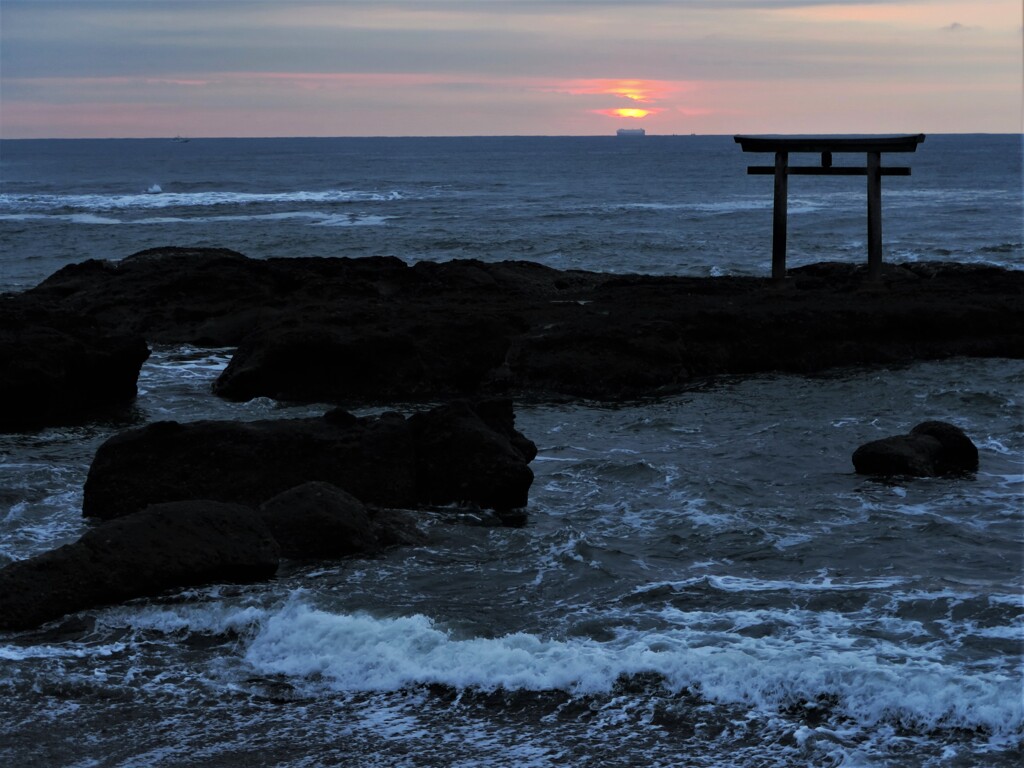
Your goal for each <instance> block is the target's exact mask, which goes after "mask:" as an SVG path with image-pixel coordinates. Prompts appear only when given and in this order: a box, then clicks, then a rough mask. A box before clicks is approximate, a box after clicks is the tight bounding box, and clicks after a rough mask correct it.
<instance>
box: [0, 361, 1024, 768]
mask: <svg viewBox="0 0 1024 768" xmlns="http://www.w3.org/2000/svg"><path fill="white" fill-rule="evenodd" d="M228 355H229V351H228V350H213V351H210V350H196V349H190V348H162V349H158V350H156V352H155V354H154V356H153V358H152V359H151V360H150V361H149V362H147V364H146V365H145V367H144V369H143V374H142V377H141V379H140V397H139V399H138V402H137V404H136V406H135V409H134V411H133V412H132V413H130V414H128V415H126V416H125V420H124V421H123V422H118V423H111V424H103V425H96V426H92V427H88V428H80V429H75V430H67V429H64V430H61V429H55V430H46V431H43V432H41V433H37V434H31V435H8V436H3V437H2V438H0V450H2V451H3V456H4V464H3V465H0V473H2V478H0V479H2V482H0V487H2V488H4V489H5V491H4V495H3V497H2V503H3V505H2V507H0V558H3V559H5V560H9V559H14V558H20V557H25V556H28V555H31V554H34V553H36V552H39V551H43V550H45V549H48V548H50V547H52V546H54V545H56V544H59V543H61V542H64V541H69V540H73V539H74V538H76V537H77V536H78V535H80V533H81V531H82V530H83V529H84V526H83V523H82V522H81V520H80V517H79V512H78V510H79V507H80V503H81V484H82V482H83V480H84V477H85V473H86V471H87V469H88V464H89V461H90V460H91V457H92V454H93V452H94V450H95V447H96V446H97V445H98V444H99V443H100V442H101V441H102V440H103V439H105V438H106V437H107V436H109V435H110V434H112V433H113V432H115V431H117V430H118V429H121V428H123V427H124V426H125V425H126V424H130V423H132V422H133V421H134V422H135V423H141V422H145V421H152V420H158V419H164V418H177V419H179V420H191V419H197V418H242V419H250V418H278V417H292V416H304V415H309V414H316V413H320V412H321V411H322V407H316V406H287V405H280V404H276V403H274V402H272V401H268V400H260V401H254V402H252V403H248V404H236V403H227V402H223V401H220V400H218V399H216V398H214V397H212V396H211V395H209V385H210V382H211V381H212V379H213V378H214V377H215V376H216V374H217V372H218V371H219V370H220V369H221V368H222V367H223V366H224V365H225V364H226V362H227V359H228ZM1022 385H1024V369H1022V366H1021V364H1020V363H1019V362H1018V361H1001V360H956V361H949V362H941V363H923V364H918V365H914V366H909V367H906V368H899V369H894V370H883V371H858V370H852V371H844V372H838V373H834V374H832V375H828V376H820V377H813V378H804V377H796V376H759V377H752V378H747V379H726V380H720V381H717V382H715V383H713V384H708V385H706V386H703V387H697V388H694V389H693V390H692V391H690V392H687V393H684V394H682V395H680V396H678V397H675V398H671V399H667V400H660V401H656V402H638V403H633V404H627V405H623V406H619V407H614V408H609V407H600V406H598V405H586V404H583V405H573V406H550V405H530V406H521V407H519V408H518V409H517V418H518V426H519V428H520V429H521V430H522V431H523V432H524V433H525V434H526V435H527V436H529V437H530V438H532V439H533V440H535V441H536V442H537V444H538V446H539V448H540V454H539V456H538V458H537V460H536V461H535V463H534V465H533V467H534V471H535V473H536V480H535V483H534V486H533V489H532V492H531V502H530V513H531V519H530V524H529V526H528V527H526V528H525V529H518V530H516V529H503V528H497V529H496V528H486V527H473V526H466V525H461V524H458V523H457V522H456V521H457V520H458V519H459V518H460V511H459V510H456V509H444V510H438V511H435V512H433V513H426V514H425V515H424V518H423V519H424V527H425V528H426V530H427V531H428V532H429V535H430V542H429V543H428V544H427V545H426V546H423V547H418V548H411V549H401V550H394V551H392V552H390V553H388V554H386V555H385V556H383V557H380V558H378V559H374V560H352V561H343V562H325V563H315V564H307V565H298V564H294V563H289V564H286V565H285V566H284V567H283V568H282V571H281V573H280V574H279V577H278V579H277V580H276V581H275V582H274V583H271V584H265V585H253V586H245V587H236V586H232V587H224V586H213V587H209V588H205V589H198V590H187V591H185V592H181V593H175V594H169V595H167V596H165V597H163V598H160V599H155V600H141V601H135V602H134V603H132V604H129V605H127V606H117V607H111V608H106V609H102V610H96V611H90V612H87V613H86V615H85V618H86V620H85V621H77V622H71V623H68V624H65V625H63V626H61V625H57V626H56V627H50V628H48V629H43V630H40V631H37V632H31V633H20V634H9V635H6V636H0V696H2V700H3V702H4V703H3V704H0V709H2V710H3V714H4V717H3V718H2V719H0V734H2V737H0V744H2V746H0V759H2V760H5V761H6V762H7V763H8V764H12V765H14V764H18V765H22V764H31V763H32V762H33V761H34V762H35V763H36V764H40V765H44V764H45V765H81V766H85V765H90V766H91V765H125V766H128V765H166V766H171V765H182V764H203V765H225V766H226V765H237V764H239V763H240V762H244V761H246V760H248V761H249V762H252V763H254V764H264V765H282V766H312V765H322V764H332V763H337V764H359V765H380V766H392V765H410V766H413V765H438V766H441V765H444V766H450V765H466V766H469V765H481V764H485V765H509V766H512V765H516V766H519V765H524V766H548V765H556V764H558V765H562V764H602V765H610V766H616V765H622V766H626V765H651V766H673V765H680V764H688V765H695V766H726V765H737V764H742V765H753V766H796V765H815V766H818V765H890V764H899V765H912V766H914V765H921V766H925V765H934V766H938V765H943V766H946V765H953V766H956V765H962V766H973V765H978V764H986V765H996V766H999V765H1007V766H1009V765H1016V764H1017V760H1018V759H1019V758H1020V756H1021V753H1020V744H1021V737H1022V720H1024V718H1022V713H1021V698H1020V683H1021V639H1022V631H1024V623H1022V621H1024V620H1022V616H1024V605H1022V600H1021V596H1020V595H1021V551H1022V550H1021V546H1022V542H1021V528H1022V525H1021V523H1022V516H1024V515H1022V511H1021V505H1020V498H1021V490H1022V489H1024V478H1022V475H1021V466H1022V464H1021V462H1022V457H1024V418H1022V413H1021V408H1020V402H1019V400H1018V399H1017V398H1019V393H1020V392H1021V391H1024V388H1022ZM931 418H943V419H948V420H951V421H954V422H956V423H958V424H959V425H960V426H962V427H963V428H964V429H965V430H966V431H967V432H968V434H969V435H971V436H972V438H973V439H974V440H975V442H976V443H977V444H978V446H979V449H980V451H981V470H980V471H979V472H978V474H977V476H975V477H972V478H958V479H942V480H913V481H906V482H895V483H892V482H890V483H885V482H879V481H876V480H870V479H866V478H862V477H858V476H856V475H854V474H853V473H852V465H851V463H850V455H851V453H852V451H853V449H854V448H856V446H857V445H860V444H861V443H863V442H866V441H868V440H871V439H874V438H876V437H880V436H884V435H889V434H897V433H902V432H905V431H907V430H908V429H909V428H910V427H911V426H913V425H914V424H915V423H917V422H919V421H922V420H925V419H931Z"/></svg>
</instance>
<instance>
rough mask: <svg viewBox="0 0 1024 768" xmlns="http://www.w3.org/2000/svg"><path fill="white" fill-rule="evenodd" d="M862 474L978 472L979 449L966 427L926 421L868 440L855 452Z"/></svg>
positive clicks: (936, 474)
mask: <svg viewBox="0 0 1024 768" xmlns="http://www.w3.org/2000/svg"><path fill="white" fill-rule="evenodd" d="M853 466H854V469H855V470H856V471H857V473H858V474H861V475H882V476H896V475H908V476H911V477H937V476H941V475H954V474H962V473H966V472H974V471H976V470H977V469H978V449H977V447H976V446H975V445H974V443H973V442H971V439H970V438H969V437H967V435H966V434H965V433H964V431H963V430H962V429H960V428H959V427H957V426H955V425H953V424H948V423H946V422H944V421H925V422H922V423H920V424H918V425H917V426H916V427H914V428H913V429H912V430H910V433H909V434H906V435H894V436H892V437H885V438H882V439H881V440H874V441H872V442H870V443H865V444H864V445H862V446H860V447H859V448H858V449H857V450H856V451H854V453H853Z"/></svg>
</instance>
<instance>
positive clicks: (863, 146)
mask: <svg viewBox="0 0 1024 768" xmlns="http://www.w3.org/2000/svg"><path fill="white" fill-rule="evenodd" d="M734 138H735V140H736V143H737V144H739V145H740V146H741V147H742V149H743V151H744V152H774V153H775V165H751V166H749V167H748V168H747V173H749V174H765V175H767V174H774V176H775V205H774V208H773V213H772V278H773V279H775V280H782V279H783V278H785V277H786V216H787V212H788V200H787V196H788V192H789V184H788V178H789V176H791V175H793V174H797V175H806V176H867V177H868V278H869V279H872V280H874V279H877V278H878V276H879V275H880V274H881V271H882V177H883V176H909V175H910V168H906V167H896V168H883V167H882V153H883V152H915V151H916V150H917V145H918V144H920V143H921V142H922V141H924V134H923V133H919V134H915V135H912V136H873V137H865V138H849V137H830V136H793V137H778V138H777V137H760V136H736V137H734ZM791 152H814V153H819V152H820V153H821V165H820V166H802V165H797V166H792V165H790V164H789V155H790V153H791ZM833 152H865V153H867V164H866V165H865V166H862V167H851V166H833V165H832V153H833Z"/></svg>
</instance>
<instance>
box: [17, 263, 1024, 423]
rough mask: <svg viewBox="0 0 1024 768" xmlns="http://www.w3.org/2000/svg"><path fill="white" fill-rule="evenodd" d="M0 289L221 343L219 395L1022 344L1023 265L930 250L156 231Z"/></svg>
mask: <svg viewBox="0 0 1024 768" xmlns="http://www.w3.org/2000/svg"><path fill="white" fill-rule="evenodd" d="M3 300H4V302H3V306H4V307H5V308H6V309H5V312H6V314H5V315H4V316H5V317H7V318H9V319H10V318H17V317H23V318H29V317H31V318H35V321H37V322H43V321H45V323H47V324H48V325H47V327H50V328H54V329H57V330H60V331H62V332H68V329H69V328H72V327H88V328H91V329H94V330H95V331H96V332H97V333H103V334H106V335H108V336H112V337H113V336H117V337H121V338H133V339H145V340H146V342H148V343H188V344H193V345H198V346H218V347H220V346H227V347H237V351H236V353H235V355H234V357H233V359H232V360H231V364H230V365H229V366H228V368H227V369H226V370H225V371H224V372H223V374H222V375H221V377H220V378H219V379H218V380H217V382H216V384H215V385H214V391H215V393H216V394H218V395H220V396H222V397H225V398H229V399H233V400H247V399H250V398H254V397H260V396H265V397H271V398H275V399H279V400H288V401H302V402H325V403H334V404H338V405H345V406H354V405H362V404H373V403H389V402H436V401H440V400H446V399H450V398H454V397H480V396H509V397H515V398H517V399H520V400H522V399H532V400H536V399H571V398H586V399H597V400H605V401H615V400H623V399H632V398H637V397H647V396H657V395H662V394H670V393H672V392H675V391H678V390H680V389H683V388H685V387H686V386H687V385H688V384H690V383H692V382H693V381H695V380H700V379H704V378H706V377H709V376H715V375H719V374H748V373H757V372H767V371H788V372H795V373H810V372H817V371H822V370H825V369H828V368H833V367H838V366H864V365H887V364H898V363H905V362H910V361H914V360H925V359H941V358H946V357H952V356H979V357H1008V358H1020V357H1024V271H1015V270H1005V269H1000V268H995V267H988V266H982V265H960V264H947V263H934V262H922V263H908V264H901V265H886V266H885V268H884V269H883V272H882V276H881V279H880V280H878V281H875V282H871V281H868V280H867V278H866V270H865V269H864V267H862V266H860V265H848V264H830V263H826V264H815V265H810V266H807V267H801V268H797V269H793V270H790V273H789V277H788V278H787V279H786V281H785V282H783V283H781V284H780V283H774V282H772V281H771V280H769V279H767V278H753V277H714V278H696V277H671V276H643V275H609V274H597V273H591V272H582V271H559V270H555V269H550V268H547V267H544V266H541V265H538V264H535V263H531V262H522V261H506V262H496V263H486V262H482V261H477V260H472V259H467V260H459V261H451V262H444V263H433V262H420V263H416V264H413V265H410V264H407V263H405V262H403V261H401V260H399V259H396V258H392V257H375V258H360V259H348V258H289V259H249V258H247V257H245V256H243V255H242V254H239V253H236V252H234V251H229V250H226V249H186V248H160V249H153V250H149V251H143V252H140V253H137V254H134V255H132V256H129V257H127V258H125V259H123V260H121V261H117V262H113V261H97V260H91V261H87V262H84V263H81V264H76V265H72V266H68V267H65V268H64V269H62V270H60V271H58V272H57V273H55V274H54V275H52V276H51V277H50V278H48V279H47V280H45V281H44V282H43V283H41V284H40V285H39V286H37V287H36V288H33V289H31V290H29V291H25V292H24V293H21V294H17V295H9V296H6V297H3ZM43 346H46V345H45V344H44V345H43ZM21 391H24V388H23V389H22V390H21ZM16 399H17V398H15V400H16ZM19 407H21V403H20V402H13V401H11V400H6V399H5V400H3V401H0V410H3V409H8V410H9V411H12V412H13V411H16V410H17V409H18V408H19ZM33 407H38V406H33ZM3 423H4V421H3V418H2V417H0V425H2V424H3ZM0 428H2V426H0Z"/></svg>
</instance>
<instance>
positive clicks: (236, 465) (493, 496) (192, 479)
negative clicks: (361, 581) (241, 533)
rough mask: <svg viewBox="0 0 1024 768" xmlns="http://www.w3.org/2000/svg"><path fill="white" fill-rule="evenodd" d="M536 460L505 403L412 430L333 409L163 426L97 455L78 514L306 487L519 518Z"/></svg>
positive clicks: (245, 500)
mask: <svg viewBox="0 0 1024 768" xmlns="http://www.w3.org/2000/svg"><path fill="white" fill-rule="evenodd" d="M497 414H501V415H500V417H499V415H497ZM535 453H536V448H535V447H534V445H533V443H531V442H530V441H529V440H527V439H526V438H525V437H523V436H522V435H521V434H520V433H518V432H517V431H516V430H515V428H514V426H513V425H512V408H511V404H508V403H505V404H502V403H500V402H499V403H488V402H485V403H478V404H470V403H464V402H463V403H455V404H451V405H448V406H444V407H442V408H438V409H435V410H434V411H429V412H427V413H426V414H421V415H417V416H414V417H412V418H410V419H406V418H405V417H403V416H402V415H401V414H398V413H384V414H381V415H380V416H373V417H363V418H357V417H356V416H353V415H352V414H350V413H348V412H346V411H343V410H340V409H337V410H334V411H330V412H329V413H327V414H325V415H324V416H323V417H320V418H308V419H281V420H272V421H269V420H268V421H254V422H221V421H199V422H193V423H189V424H179V423H177V422H157V423H154V424H150V425H148V426H145V427H142V428H140V429H132V430H128V431H125V432H122V433H120V434H118V435H115V436H114V437H112V438H110V439H109V440H107V441H106V442H105V443H103V445H101V446H100V448H99V450H98V451H97V452H96V456H95V458H94V459H93V463H92V466H91V467H90V469H89V474H88V477H87V479H86V483H85V497H84V501H83V508H82V509H83V513H84V514H85V515H87V516H94V517H100V518H114V517H120V516H122V515H126V514H130V513H132V512H136V511H138V510H139V509H142V508H143V507H145V506H147V505H148V504H153V503H157V502H162V501H177V500H183V499H200V498H202V499H217V500H219V501H230V502H236V503H241V504H246V505H249V506H252V507H258V506H259V505H261V504H262V503H263V502H265V501H267V500H268V499H270V498H272V497H273V496H276V495H277V494H279V493H282V492H284V491H286V490H288V489H290V488H294V487H295V486H298V485H302V484H303V483H306V482H309V481H322V482H326V483H331V484H332V485H335V486H337V487H338V488H341V489H342V490H344V491H346V492H347V493H349V494H351V495H352V496H354V497H355V498H357V499H359V500H360V501H361V502H363V503H365V504H371V505H375V506H379V507H398V508H410V507H416V506H419V505H423V504H448V503H465V504H476V505H480V506H484V507H492V508H495V509H511V508H515V507H521V506H523V505H525V504H526V500H527V493H528V490H529V487H530V484H531V483H532V482H533V473H532V472H531V471H530V468H529V467H528V466H527V465H528V463H529V462H530V461H531V460H532V459H533V456H534V454H535Z"/></svg>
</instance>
